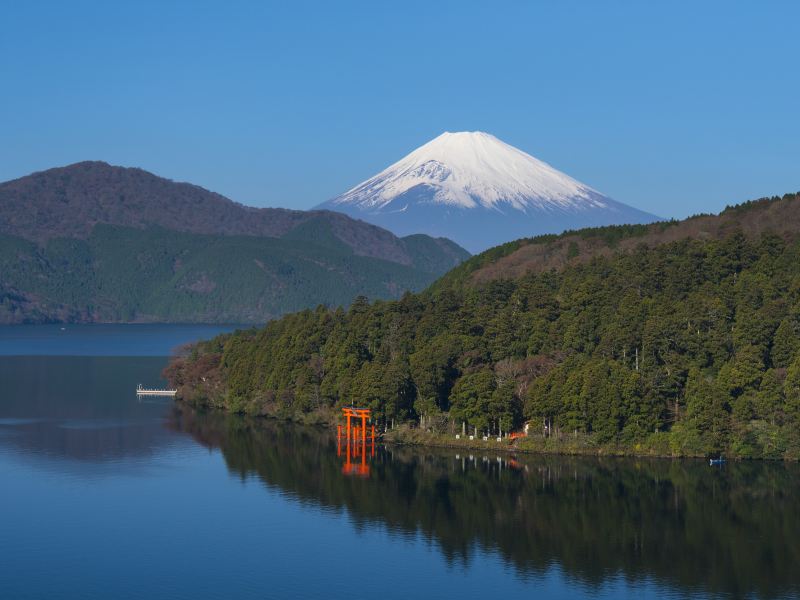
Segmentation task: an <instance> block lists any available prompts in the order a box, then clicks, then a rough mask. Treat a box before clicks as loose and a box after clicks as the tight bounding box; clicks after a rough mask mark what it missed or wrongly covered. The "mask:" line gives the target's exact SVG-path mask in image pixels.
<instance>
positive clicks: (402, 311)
mask: <svg viewBox="0 0 800 600" xmlns="http://www.w3.org/2000/svg"><path fill="white" fill-rule="evenodd" d="M776 207H777V208H776ZM776 210H779V211H783V213H785V215H784V216H785V218H783V219H781V218H778V217H780V215H777V216H776ZM798 213H800V202H798V198H797V196H795V195H790V196H785V197H784V198H783V199H776V200H772V201H760V202H755V203H748V204H747V205H743V206H741V207H738V208H735V209H729V210H727V211H726V212H725V213H723V215H722V216H720V217H716V218H713V217H709V218H708V219H711V221H709V226H708V227H705V228H699V229H697V228H695V229H697V231H696V232H694V233H693V234H691V235H687V236H685V237H677V238H675V239H673V238H674V236H672V237H671V238H670V239H669V240H667V241H663V243H648V239H647V232H645V233H644V234H643V233H642V231H641V230H638V229H636V228H628V229H627V230H626V228H624V227H623V228H613V227H612V228H603V229H601V230H594V231H593V232H592V233H591V235H590V234H584V238H585V239H589V240H590V241H592V243H593V244H594V246H591V245H590V246H583V247H578V248H577V249H572V250H570V247H569V246H568V248H567V252H569V253H570V254H571V255H572V256H571V257H570V258H569V259H567V260H566V262H565V264H564V266H563V267H562V268H552V267H551V266H540V267H539V268H531V269H529V270H527V271H526V272H524V273H522V274H521V275H519V276H516V277H503V276H498V277H489V278H485V279H483V280H478V281H476V280H474V279H471V278H470V277H467V276H463V273H473V274H474V273H475V272H476V268H475V265H478V266H479V268H480V269H485V268H486V267H487V266H491V264H492V263H493V262H494V263H496V262H497V261H498V260H499V259H501V258H502V257H503V256H509V252H507V251H504V250H502V249H500V250H498V249H494V250H490V251H489V252H488V253H487V255H488V256H489V257H490V258H489V259H487V255H480V256H478V257H475V258H473V259H472V260H470V261H468V262H467V263H466V264H465V265H464V266H462V267H459V269H458V270H459V271H460V272H461V273H462V275H461V276H459V277H454V276H453V275H452V274H451V275H448V276H446V277H445V278H444V280H443V281H442V282H439V283H438V284H436V285H434V286H433V288H432V289H431V290H429V291H427V292H424V293H421V294H407V295H405V296H404V297H403V298H402V299H400V300H397V301H391V302H386V301H379V302H375V303H373V304H369V303H368V302H367V301H366V300H365V299H364V298H359V299H357V300H356V301H355V302H354V303H353V304H352V305H351V306H350V308H349V309H348V310H346V311H345V310H343V309H336V310H331V309H328V308H324V307H320V308H318V309H316V310H306V311H303V312H299V313H295V314H292V315H288V316H286V317H284V318H282V319H280V320H277V321H273V322H271V323H269V324H268V325H267V326H266V327H265V328H263V329H261V330H250V331H240V332H237V333H235V334H232V335H228V336H222V337H220V338H217V339H215V340H212V341H210V342H206V343H203V344H201V345H199V346H197V347H195V348H194V350H193V352H192V353H191V354H190V355H189V356H187V357H184V358H182V359H178V360H176V361H175V362H173V364H172V365H171V367H170V368H169V370H168V374H169V376H170V378H171V379H172V381H173V382H174V383H175V384H177V385H179V386H180V393H181V395H182V396H183V397H184V398H185V399H186V400H188V401H190V402H193V403H197V404H207V405H212V406H218V407H221V408H225V409H227V410H231V411H234V412H245V413H251V414H269V413H271V412H274V411H275V410H292V411H312V410H315V409H320V408H324V407H330V406H334V405H342V404H351V403H353V404H357V405H360V406H368V407H370V408H372V409H373V411H374V413H375V414H376V415H377V417H378V419H379V420H380V421H389V422H391V421H392V420H394V421H403V420H412V421H414V422H420V423H421V424H422V425H423V426H424V427H425V428H428V429H432V430H438V431H441V432H451V433H452V432H455V431H461V429H462V427H468V428H470V430H472V429H475V430H477V432H479V433H480V432H489V433H492V434H494V433H499V432H507V431H509V430H512V429H517V428H519V427H521V426H522V424H523V423H524V422H525V421H530V423H531V432H532V433H533V434H535V435H538V436H542V437H555V438H560V437H565V436H572V437H575V438H580V439H582V440H584V441H585V443H586V444H587V446H590V447H593V446H599V447H610V446H614V447H623V448H627V449H630V450H631V451H648V452H658V453H664V454H667V453H671V454H675V455H709V454H717V453H721V452H722V453H726V454H729V455H733V456H739V457H765V458H797V457H798V456H800V236H798V235H797V230H794V231H792V230H790V229H789V228H787V227H785V226H783V227H781V226H780V225H779V224H780V223H792V222H796V220H797V215H798ZM731 214H733V215H734V216H735V218H734V223H739V224H740V225H741V226H739V227H733V226H731V224H730V222H731V217H730V215H731ZM704 218H706V217H704ZM714 219H716V220H714ZM722 220H727V222H728V225H726V226H725V227H720V226H719V223H720V222H721V221H722ZM690 221H691V220H690ZM773 222H775V223H778V225H776V226H767V225H769V224H770V223H773ZM683 223H686V222H683ZM759 223H760V224H761V225H760V226H759ZM681 226H682V224H681V223H678V224H675V225H673V226H669V225H663V224H662V225H660V226H656V227H657V228H658V229H659V230H660V231H662V232H663V231H665V230H668V229H670V228H672V227H681ZM578 234H579V235H578V237H580V232H578ZM574 235H575V234H573V236H574ZM637 238H638V242H639V243H633V244H631V243H630V240H631V239H634V240H636V239H637ZM567 239H568V238H567ZM598 239H600V240H603V239H606V243H605V244H600V243H598V242H597V240H598ZM563 242H564V236H562V237H559V236H551V237H550V238H547V239H543V240H538V241H536V240H534V241H533V242H531V241H527V242H524V243H521V244H517V248H519V247H521V246H524V245H531V244H532V243H533V244H539V245H541V246H543V247H545V248H546V247H548V245H549V247H550V248H552V249H553V252H554V253H555V252H556V250H557V249H558V248H559V244H563ZM570 243H571V242H570ZM592 247H593V248H595V250H596V251H594V252H593V254H592V255H591V256H587V255H586V250H587V248H592ZM598 249H599V250H598ZM448 280H449V283H448Z"/></svg>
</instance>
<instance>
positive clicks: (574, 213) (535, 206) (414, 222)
mask: <svg viewBox="0 0 800 600" xmlns="http://www.w3.org/2000/svg"><path fill="white" fill-rule="evenodd" d="M319 208H326V209H330V210H337V211H341V212H344V213H346V214H349V215H351V216H353V217H356V218H360V219H364V220H366V221H369V222H370V223H375V224H376V225H380V226H381V227H386V228H387V229H389V230H390V231H393V232H394V233H396V234H397V235H407V234H409V233H427V234H430V235H435V236H444V237H447V238H449V239H452V240H455V241H456V242H458V243H459V244H461V245H462V246H464V247H465V248H467V249H468V250H469V251H470V252H480V251H482V250H486V249H487V248H489V247H491V246H496V245H498V244H502V243H504V242H508V241H511V240H514V239H517V238H522V237H530V236H532V235H539V234H544V233H561V232H562V231H565V230H567V229H577V228H579V227H591V226H598V225H620V224H624V223H650V222H653V221H657V220H658V217H656V216H655V215H651V214H648V213H645V212H642V211H640V210H637V209H635V208H632V207H630V206H627V205H625V204H622V203H620V202H616V201H615V200H612V199H611V198H608V197H606V196H604V195H603V194H601V193H600V192H598V191H596V190H594V189H592V188H590V187H589V186H587V185H585V184H583V183H581V182H579V181H576V180H575V179H573V178H572V177H569V176H568V175H565V174H564V173H561V172H559V171H557V170H556V169H554V168H553V167H551V166H550V165H548V164H546V163H544V162H542V161H540V160H538V159H536V158H534V157H533V156H531V155H529V154H526V153H525V152H522V151H521V150H518V149H517V148H514V147H513V146H510V145H508V144H506V143H504V142H502V141H500V140H499V139H497V138H496V137H494V136H493V135H490V134H488V133H483V132H481V131H474V132H468V131H462V132H457V133H450V132H446V133H443V134H442V135H440V136H439V137H437V138H435V139H433V140H431V141H430V142H428V143H427V144H425V145H423V146H421V147H419V148H417V149H416V150H414V151H413V152H412V153H411V154H409V155H408V156H406V157H405V158H403V159H401V160H399V161H398V162H396V163H395V164H393V165H391V166H389V167H387V168H386V169H385V170H384V171H381V172H380V173H378V174H377V175H375V176H374V177H372V178H370V179H368V180H367V181H365V182H363V183H360V184H359V185H357V186H356V187H354V188H353V189H351V190H349V191H348V192H345V193H344V194H342V195H341V196H338V197H337V198H334V199H332V200H329V201H328V202H325V203H323V204H321V205H320V206H319Z"/></svg>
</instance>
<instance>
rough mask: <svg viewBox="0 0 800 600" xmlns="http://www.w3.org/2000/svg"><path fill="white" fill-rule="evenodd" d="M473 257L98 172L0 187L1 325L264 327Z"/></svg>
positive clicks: (316, 215) (329, 220)
mask: <svg viewBox="0 0 800 600" xmlns="http://www.w3.org/2000/svg"><path fill="white" fill-rule="evenodd" d="M468 256H469V253H467V252H466V251H465V250H464V249H463V248H461V247H459V246H458V245H456V244H454V243H453V242H451V241H449V240H445V239H434V238H431V237H428V236H426V235H413V236H409V237H407V238H403V239H401V238H397V237H395V236H394V235H393V234H391V233H390V232H388V231H386V230H383V229H381V228H379V227H376V226H374V225H370V224H368V223H364V222H363V221H356V220H353V219H351V218H349V217H347V216H345V215H342V214H338V213H334V212H330V211H310V212H303V211H292V210H285V209H270V208H263V209H258V208H250V207H246V206H243V205H241V204H237V203H235V202H233V201H231V200H228V199H227V198H225V197H223V196H220V195H219V194H215V193H212V192H209V191H207V190H204V189H203V188H200V187H197V186H194V185H190V184H187V183H175V182H172V181H169V180H167V179H163V178H161V177H157V176H155V175H153V174H151V173H148V172H146V171H142V170H140V169H128V168H121V167H113V166H110V165H107V164H105V163H99V162H85V163H78V164H76V165H71V166H69V167H64V168H58V169H50V170H48V171H44V172H41V173H35V174H33V175H30V176H27V177H23V178H21V179H17V180H14V181H9V182H6V183H1V184H0V323H20V322H44V321H70V322H126V321H148V322H154V321H173V322H241V323H259V322H264V321H266V320H268V319H270V318H274V317H276V316H279V315H281V314H283V313H285V312H289V311H295V310H301V309H303V308H307V307H313V306H316V305H318V304H328V305H347V304H349V303H350V302H351V301H352V300H353V298H355V297H356V296H358V295H365V296H368V297H370V298H376V299H378V298H397V297H399V296H401V295H402V294H403V293H404V292H405V291H407V290H411V291H415V290H420V289H422V288H424V287H425V286H427V285H428V284H429V283H431V282H432V281H433V280H434V279H436V277H437V276H439V275H441V274H442V273H444V272H446V271H447V270H449V269H451V268H452V267H453V266H455V265H457V264H459V263H460V262H461V261H463V260H464V259H465V258H467V257H468Z"/></svg>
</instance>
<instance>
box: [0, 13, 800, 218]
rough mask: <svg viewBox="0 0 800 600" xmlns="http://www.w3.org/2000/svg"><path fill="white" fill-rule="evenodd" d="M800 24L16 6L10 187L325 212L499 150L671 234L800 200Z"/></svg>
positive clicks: (2, 26) (7, 109)
mask: <svg viewBox="0 0 800 600" xmlns="http://www.w3.org/2000/svg"><path fill="white" fill-rule="evenodd" d="M798 23H800V3H798V2H777V1H770V2H755V1H753V2H741V3H736V2H710V1H709V2H706V1H704V2H685V3H681V2H666V1H665V2H661V3H656V2H589V1H587V2H555V1H546V2H521V1H519V2H499V1H498V2H474V3H473V2H466V1H459V2H433V1H427V2H399V3H398V2H391V3H388V2H386V3H384V2H376V1H374V0H373V1H369V2H344V1H341V2H318V3H310V2H297V1H292V2H275V3H267V2H218V3H210V2H169V1H167V0H164V1H162V2H145V1H142V0H137V1H135V2H134V1H131V2H127V3H124V4H123V3H122V2H100V1H98V2H82V1H79V0H76V1H71V2H37V1H35V0H26V1H25V2H4V3H3V4H2V6H1V7H0V85H2V87H1V88H0V180H6V179H11V178H14V177H19V176H21V175H25V174H27V173H29V172H31V171H35V170H41V169H45V168H48V167H52V166H58V165H64V164H68V163H72V162H77V161H80V160H87V159H93V160H95V159H96V160H105V161H108V162H110V163H112V164H119V165H126V166H139V167H142V168H145V169H148V170H150V171H153V172H155V173H157V174H159V175H163V176H165V177H169V178H172V179H177V180H184V181H191V182H193V183H197V184H199V185H202V186H204V187H207V188H210V189H212V190H214V191H218V192H220V193H222V194H225V195H227V196H229V197H231V198H233V199H235V200H238V201H240V202H244V203H246V204H252V205H258V206H286V207H292V208H309V207H311V206H313V205H315V204H317V203H319V202H322V201H323V200H326V199H328V198H330V197H332V196H335V195H337V194H338V193H340V192H343V191H345V190H346V189H347V188H349V187H351V186H353V185H355V184H356V183H358V182H360V181H361V180H363V179H365V178H367V177H369V176H371V175H373V174H374V173H375V172H377V171H379V170H380V169H382V168H384V167H385V166H387V165H388V164H389V163H391V162H394V161H395V160H397V159H399V158H400V157H402V156H403V155H404V154H406V153H407V152H409V151H410V150H412V149H414V148H415V147H417V146H419V145H420V144H422V143H424V142H426V141H428V140H429V139H430V138H432V137H434V136H436V135H438V134H439V133H441V132H442V131H445V130H449V131H459V130H483V131H488V132H490V133H492V134H494V135H496V136H498V137H499V138H501V139H503V140H504V141H506V142H508V143H510V144H513V145H515V146H518V147H519V148H521V149H523V150H525V151H526V152H529V153H531V154H533V155H534V156H536V157H538V158H540V159H542V160H545V161H546V162H549V163H550V164H552V165H553V166H555V167H556V168H558V169H560V170H562V171H565V172H566V173H568V174H570V175H572V176H573V177H575V178H577V179H579V180H581V181H583V182H585V183H587V184H589V185H591V186H593V187H595V188H597V189H598V190H600V191H602V192H604V193H606V194H608V195H610V196H612V197H614V198H616V199H617V200H620V201H622V202H626V203H628V204H632V205H634V206H637V207H639V208H642V209H644V210H648V211H651V212H654V213H657V214H660V215H663V216H667V217H681V216H685V215H688V214H692V213H696V212H701V211H716V210H718V209H720V208H722V207H723V206H724V205H725V204H727V203H731V202H736V201H740V200H744V199H748V198H753V197H759V196H763V195H772V194H778V193H783V192H787V191H796V190H798V189H800V144H799V143H798V140H800V51H799V50H798V44H797V31H798V30H797V27H798Z"/></svg>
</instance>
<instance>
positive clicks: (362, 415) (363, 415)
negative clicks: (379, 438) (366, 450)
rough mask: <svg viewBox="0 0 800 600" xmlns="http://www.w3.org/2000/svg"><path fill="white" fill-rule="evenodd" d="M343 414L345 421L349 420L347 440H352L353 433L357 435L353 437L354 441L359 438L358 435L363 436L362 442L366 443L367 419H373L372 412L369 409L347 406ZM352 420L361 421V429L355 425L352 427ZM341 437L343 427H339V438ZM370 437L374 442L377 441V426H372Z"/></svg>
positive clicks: (343, 409)
mask: <svg viewBox="0 0 800 600" xmlns="http://www.w3.org/2000/svg"><path fill="white" fill-rule="evenodd" d="M342 413H343V414H344V417H345V419H347V439H348V440H350V439H351V432H353V433H355V436H352V437H353V439H355V438H357V436H358V434H361V440H362V441H364V442H366V441H367V419H369V418H370V417H371V414H372V411H371V410H370V409H368V408H354V407H352V406H345V407H344V408H342ZM350 419H361V427H358V425H355V426H354V427H353V426H351V425H350ZM341 436H342V426H341V425H339V437H341ZM369 437H370V438H371V439H373V440H374V439H375V425H373V426H372V430H371V431H370V435H369Z"/></svg>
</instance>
